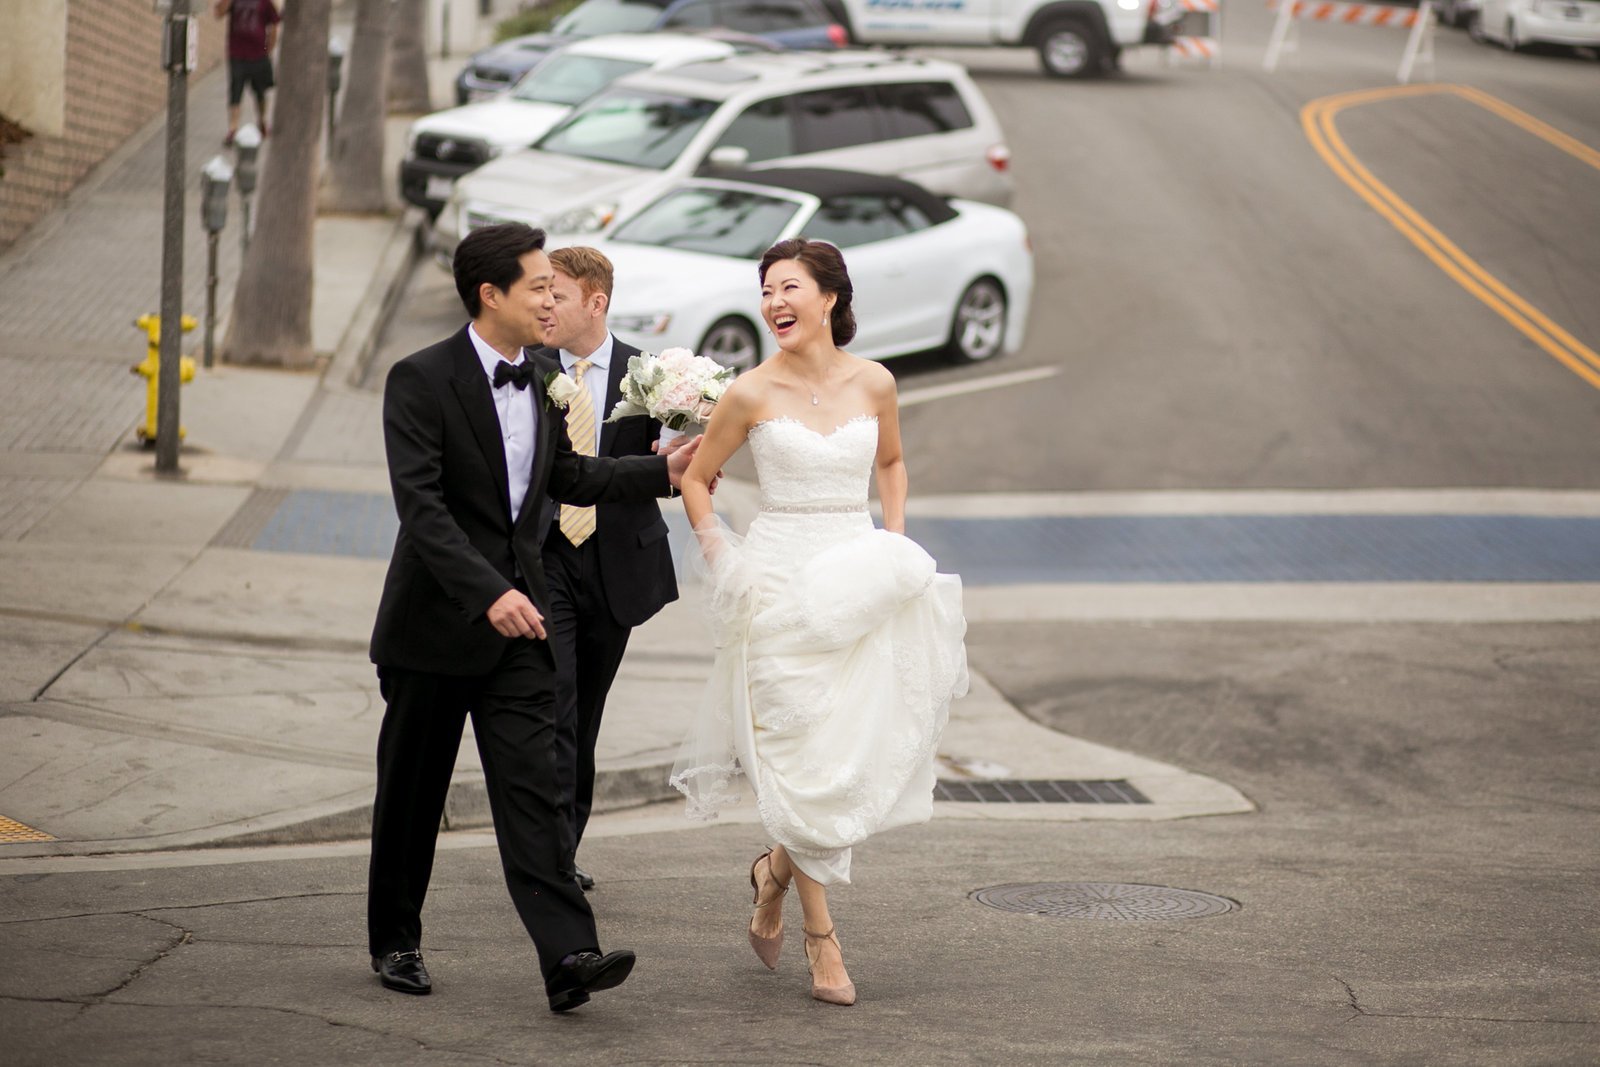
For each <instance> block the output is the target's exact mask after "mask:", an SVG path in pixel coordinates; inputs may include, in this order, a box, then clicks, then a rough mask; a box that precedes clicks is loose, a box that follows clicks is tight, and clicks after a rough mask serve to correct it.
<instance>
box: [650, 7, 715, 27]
mask: <svg viewBox="0 0 1600 1067" xmlns="http://www.w3.org/2000/svg"><path fill="white" fill-rule="evenodd" d="M721 25H724V23H722V22H721V21H719V20H718V17H717V7H716V5H713V4H712V3H711V2H710V0H700V2H698V3H692V4H684V5H683V6H682V7H680V8H675V9H674V10H673V12H672V14H670V15H668V16H667V20H666V21H665V22H663V23H662V24H661V28H662V29H664V30H679V29H698V30H703V29H708V28H710V27H712V26H721Z"/></svg>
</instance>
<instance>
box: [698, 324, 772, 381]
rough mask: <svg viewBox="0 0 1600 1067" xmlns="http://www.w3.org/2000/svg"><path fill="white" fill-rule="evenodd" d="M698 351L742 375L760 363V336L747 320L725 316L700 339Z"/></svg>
mask: <svg viewBox="0 0 1600 1067" xmlns="http://www.w3.org/2000/svg"><path fill="white" fill-rule="evenodd" d="M699 354H700V355H702V356H710V357H711V358H712V359H714V360H716V361H717V362H718V363H720V364H722V365H723V366H724V367H732V368H733V369H734V370H735V371H737V372H739V373H741V374H742V373H744V372H745V371H747V370H749V369H750V368H752V367H754V366H755V365H756V364H757V363H760V362H761V339H760V338H759V337H757V336H756V328H755V327H754V326H752V325H750V320H749V319H744V318H740V317H739V316H738V315H725V316H723V317H722V318H720V319H718V320H717V321H716V322H714V323H712V324H711V329H709V330H707V331H706V335H705V336H704V337H702V338H701V339H700V353H699Z"/></svg>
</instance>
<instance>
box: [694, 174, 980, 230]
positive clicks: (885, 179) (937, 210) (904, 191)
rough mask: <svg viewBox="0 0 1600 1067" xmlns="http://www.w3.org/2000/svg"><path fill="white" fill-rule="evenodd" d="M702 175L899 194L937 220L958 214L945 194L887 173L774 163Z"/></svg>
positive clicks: (837, 192) (818, 192)
mask: <svg viewBox="0 0 1600 1067" xmlns="http://www.w3.org/2000/svg"><path fill="white" fill-rule="evenodd" d="M702 176H703V177H706V178H719V179H722V180H725V181H736V182H748V183H749V184H751V185H769V186H774V187H776V188H779V189H792V190H794V191H795V192H798V193H810V194H811V195H812V196H815V197H817V198H819V199H822V200H828V199H830V198H832V197H836V196H851V195H860V194H868V193H870V194H875V195H877V196H893V197H898V198H899V199H901V200H904V201H905V202H906V203H908V204H912V205H914V206H915V207H917V208H919V209H920V210H921V211H922V213H923V214H924V215H926V216H928V219H929V221H931V222H933V223H935V224H938V223H941V222H948V221H950V220H951V219H953V218H955V217H956V216H957V215H958V214H959V212H958V211H956V209H955V208H953V207H951V206H950V204H949V202H948V201H947V200H946V199H945V198H944V197H942V196H939V195H937V194H935V193H930V192H929V191H928V190H926V189H924V188H923V187H922V186H920V185H918V184H917V183H915V182H908V181H906V180H905V179H904V178H891V177H889V176H888V175H885V174H863V173H861V172H859V171H853V170H831V169H828V168H825V167H774V168H772V169H771V170H734V171H718V172H716V173H715V174H705V175H702Z"/></svg>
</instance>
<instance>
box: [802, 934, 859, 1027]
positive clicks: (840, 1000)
mask: <svg viewBox="0 0 1600 1067" xmlns="http://www.w3.org/2000/svg"><path fill="white" fill-rule="evenodd" d="M800 929H801V932H802V933H804V934H805V935H806V966H808V967H809V968H810V969H811V995H812V996H813V997H815V998H816V999H818V1000H820V1001H823V1002H824V1003H827V1004H838V1005H841V1006H843V1007H846V1008H848V1007H849V1006H850V1005H852V1004H854V1003H855V1002H856V984H855V983H854V982H846V983H845V984H844V985H835V986H824V985H818V984H817V959H818V958H819V957H821V955H822V946H821V945H818V946H817V951H816V953H815V954H813V953H812V951H811V943H812V942H813V941H832V942H833V947H834V948H838V949H839V956H840V958H841V959H843V957H844V949H842V948H839V939H838V937H836V936H835V935H834V930H835V929H836V927H832V926H830V927H828V932H827V933H825V934H814V933H812V932H811V931H810V930H807V929H806V928H805V927H803V926H802V927H801V928H800Z"/></svg>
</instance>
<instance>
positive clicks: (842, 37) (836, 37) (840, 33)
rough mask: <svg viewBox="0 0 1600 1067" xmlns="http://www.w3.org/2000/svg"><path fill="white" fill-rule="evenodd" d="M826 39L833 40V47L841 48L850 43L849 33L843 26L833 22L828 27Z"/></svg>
mask: <svg viewBox="0 0 1600 1067" xmlns="http://www.w3.org/2000/svg"><path fill="white" fill-rule="evenodd" d="M828 40H830V41H832V42H833V46H834V47H835V48H843V47H844V46H845V45H847V44H849V43H850V35H849V34H848V33H846V32H845V28H844V27H843V26H841V25H839V24H838V23H837V22H835V23H833V24H831V25H830V26H829V27H828Z"/></svg>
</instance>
